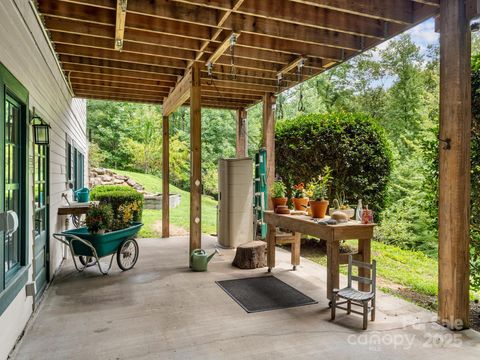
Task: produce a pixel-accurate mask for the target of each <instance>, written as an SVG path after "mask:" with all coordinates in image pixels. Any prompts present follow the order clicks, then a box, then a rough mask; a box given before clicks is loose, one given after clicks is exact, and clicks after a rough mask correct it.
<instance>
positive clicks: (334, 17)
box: [37, 0, 479, 328]
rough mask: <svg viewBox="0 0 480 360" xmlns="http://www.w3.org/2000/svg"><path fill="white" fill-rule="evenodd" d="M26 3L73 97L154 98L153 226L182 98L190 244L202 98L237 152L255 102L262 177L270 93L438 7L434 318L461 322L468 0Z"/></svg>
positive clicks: (270, 133) (196, 222)
mask: <svg viewBox="0 0 480 360" xmlns="http://www.w3.org/2000/svg"><path fill="white" fill-rule="evenodd" d="M37 3H38V9H39V12H40V13H41V15H42V16H43V19H44V22H45V27H46V29H47V30H49V31H50V35H51V40H52V42H53V45H54V47H55V49H56V52H57V54H58V57H59V60H60V63H61V64H62V66H63V69H64V70H65V72H66V75H67V76H68V78H69V79H70V82H71V85H72V89H73V91H74V92H75V94H76V96H79V97H83V98H88V99H106V100H115V101H117V100H118V101H135V102H143V103H154V104H163V112H164V113H163V115H164V118H163V137H164V142H163V193H164V195H165V196H164V199H163V227H162V233H163V235H164V236H168V235H169V227H168V224H169V210H168V205H169V203H168V196H166V195H168V180H169V169H168V162H169V152H168V140H169V128H168V116H169V115H170V114H171V113H172V112H173V111H175V109H176V108H178V106H180V105H183V104H188V105H189V106H190V129H191V139H190V143H191V179H190V184H191V199H190V206H191V207H190V219H191V221H190V250H192V249H194V248H197V247H200V246H201V201H200V199H201V192H202V179H201V171H200V170H201V167H200V158H201V152H200V148H201V135H200V134H201V107H202V106H203V107H213V108H228V109H235V110H236V112H237V156H239V157H241V156H245V155H246V149H247V144H246V133H247V131H246V129H247V121H246V116H247V115H246V114H247V113H246V111H245V109H246V108H248V107H250V106H252V105H254V104H257V103H259V102H262V103H263V144H264V146H265V147H266V149H267V159H268V161H267V163H268V176H267V184H271V183H272V181H273V179H274V176H275V141H274V129H275V115H274V114H275V100H276V94H277V93H278V92H280V91H284V90H285V89H288V88H290V87H292V86H294V85H296V84H298V83H299V82H302V81H305V80H307V79H309V78H311V77H313V76H315V75H317V74H320V73H321V72H323V71H326V70H327V69H330V68H332V67H333V66H335V65H337V64H340V63H342V62H344V61H346V60H348V59H350V58H352V57H354V56H355V55H358V54H360V53H361V52H363V51H365V50H368V49H370V48H372V47H374V46H376V45H378V44H380V43H381V42H383V41H385V40H387V39H389V38H391V37H393V36H395V35H397V34H400V33H401V32H404V31H405V30H407V29H409V28H411V27H412V26H414V25H416V24H418V23H420V22H422V21H423V20H425V19H427V18H430V17H433V16H435V17H438V16H440V19H439V20H438V21H437V23H438V28H439V29H440V31H441V71H440V73H441V96H440V98H441V105H440V139H442V140H441V141H442V142H448V144H449V146H448V147H445V146H440V148H439V152H440V191H439V192H440V202H439V214H440V215H439V274H440V276H439V284H440V286H439V321H440V322H442V323H444V324H445V325H447V326H449V327H450V328H465V327H467V326H468V267H469V266H468V265H469V263H468V245H469V238H468V222H469V207H468V204H469V203H470V202H469V192H468V191H466V189H468V188H469V182H470V176H469V171H468V170H469V166H470V165H469V164H470V161H469V156H470V153H469V139H470V77H469V54H470V28H469V21H470V19H471V18H473V17H475V16H477V15H478V14H479V11H478V8H477V7H478V1H477V0H466V1H465V0H358V1H350V0H275V1H266V0H265V1H262V0H151V1H129V2H128V6H127V9H126V11H123V10H122V8H121V6H122V5H125V4H126V1H121V0H37ZM232 34H235V39H234V40H235V41H233V43H232V42H231V39H232ZM119 39H121V45H122V46H121V51H118V50H120V46H119V45H120V41H118V40H119ZM231 45H233V47H231ZM447 49H448V51H447ZM229 50H231V51H229ZM232 54H233V55H234V56H233V57H232ZM208 62H210V63H211V65H213V66H207V63H208ZM299 64H300V65H301V71H296V70H295V69H299V70H300V68H298V66H299ZM279 78H281V82H280V83H279V81H278V79H279ZM279 85H281V86H279ZM447 89H448V90H447ZM447 140H448V141H447Z"/></svg>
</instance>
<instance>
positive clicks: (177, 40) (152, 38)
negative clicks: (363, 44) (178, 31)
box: [46, 17, 323, 68]
mask: <svg viewBox="0 0 480 360" xmlns="http://www.w3.org/2000/svg"><path fill="white" fill-rule="evenodd" d="M46 21H47V25H48V26H49V29H50V32H51V34H52V38H53V41H54V42H55V43H60V44H73V45H84V46H91V47H94V48H96V47H98V48H105V49H109V46H110V42H111V40H112V39H113V38H112V37H111V36H110V33H111V26H105V25H99V24H92V27H93V28H90V24H89V23H86V22H83V21H70V20H66V19H62V20H61V21H60V19H58V18H51V17H46ZM312 30H314V29H312ZM127 35H128V36H126V38H127V39H128V40H127V41H126V43H124V51H127V52H145V53H147V54H152V55H158V56H165V57H171V58H175V59H185V60H188V59H191V58H192V57H193V56H194V55H193V54H194V52H195V51H196V50H197V49H198V47H199V44H200V42H199V41H197V40H192V39H186V38H183V37H179V36H174V35H166V34H162V33H154V32H146V31H142V30H135V29H128V32H127ZM217 44H219V43H218V42H214V41H212V43H211V46H216V45H217ZM211 46H210V47H211ZM204 53H205V55H209V54H211V53H212V51H211V50H210V48H207V49H205V50H204ZM235 57H236V58H237V59H250V60H255V61H257V60H258V61H260V62H263V61H264V62H268V63H271V64H272V65H276V64H279V65H280V66H281V65H286V64H288V63H289V62H290V61H291V59H290V58H291V56H290V55H289V54H285V53H279V52H274V51H268V50H263V49H252V48H249V47H245V46H242V45H241V44H237V47H236V49H235ZM222 63H223V64H225V63H226V60H223V61H222ZM274 63H275V64H274ZM322 63H323V62H322V59H320V58H312V57H310V58H309V61H308V62H307V64H308V65H307V67H312V68H321V67H322Z"/></svg>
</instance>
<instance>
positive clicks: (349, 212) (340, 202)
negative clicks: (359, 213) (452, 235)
mask: <svg viewBox="0 0 480 360" xmlns="http://www.w3.org/2000/svg"><path fill="white" fill-rule="evenodd" d="M334 211H341V212H343V213H344V214H345V215H346V216H347V217H348V218H349V219H351V218H353V217H354V216H355V210H354V209H352V208H351V207H350V205H348V203H347V200H346V198H345V193H344V192H343V191H342V192H341V193H340V194H338V193H337V196H336V198H335V199H334V200H333V208H330V215H331V214H333V212H334Z"/></svg>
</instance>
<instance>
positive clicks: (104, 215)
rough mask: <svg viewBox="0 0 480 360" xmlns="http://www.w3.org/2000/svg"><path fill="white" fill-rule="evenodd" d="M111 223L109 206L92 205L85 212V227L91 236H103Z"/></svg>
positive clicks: (111, 212)
mask: <svg viewBox="0 0 480 360" xmlns="http://www.w3.org/2000/svg"><path fill="white" fill-rule="evenodd" d="M112 221H113V210H112V207H111V206H110V205H103V204H100V205H92V207H91V208H90V209H89V210H88V211H87V215H86V218H85V225H86V226H87V229H88V231H89V232H90V233H91V234H104V233H105V230H108V229H110V227H111V225H112Z"/></svg>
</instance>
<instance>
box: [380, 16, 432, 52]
mask: <svg viewBox="0 0 480 360" xmlns="http://www.w3.org/2000/svg"><path fill="white" fill-rule="evenodd" d="M407 34H410V35H411V37H412V40H413V41H414V42H415V44H417V46H419V47H420V49H421V51H422V52H426V51H427V48H428V46H429V45H433V44H437V43H438V42H439V41H440V34H438V33H436V32H435V20H434V19H433V18H431V19H428V20H427V21H425V22H423V23H421V24H419V25H417V26H415V27H414V28H412V29H410V30H409V31H407ZM393 39H395V38H393ZM390 41H391V40H389V41H385V42H384V43H382V44H380V45H378V46H377V49H385V48H386V47H387V46H388V44H389V42H390Z"/></svg>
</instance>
